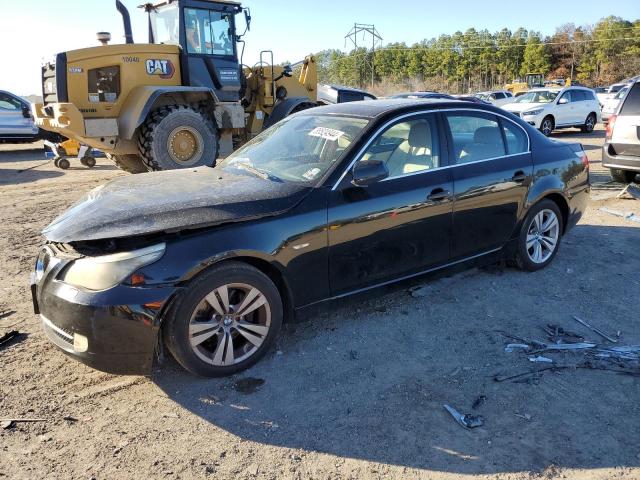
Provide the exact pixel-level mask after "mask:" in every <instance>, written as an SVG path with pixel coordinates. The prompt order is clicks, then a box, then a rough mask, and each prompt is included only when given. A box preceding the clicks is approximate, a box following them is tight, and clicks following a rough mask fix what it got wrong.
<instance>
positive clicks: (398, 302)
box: [0, 129, 640, 479]
mask: <svg viewBox="0 0 640 480" xmlns="http://www.w3.org/2000/svg"><path fill="white" fill-rule="evenodd" d="M603 137H604V134H603V131H602V129H599V130H598V131H596V132H594V133H593V134H591V135H581V134H579V133H577V131H575V130H574V131H566V132H562V133H559V134H557V135H556V138H557V139H559V140H567V141H580V142H582V143H583V144H584V145H585V148H587V149H588V155H589V158H590V161H591V166H592V181H593V183H594V188H593V191H592V202H591V206H590V209H589V210H588V212H587V214H586V216H585V217H584V218H583V220H582V221H581V223H580V224H579V225H578V226H577V227H576V228H575V229H574V230H573V231H572V232H571V233H569V234H568V235H567V236H566V237H565V239H564V242H563V245H562V248H561V250H560V252H559V254H558V256H557V258H556V260H555V262H554V263H553V264H552V265H551V266H550V267H549V268H547V269H545V270H544V271H540V272H537V273H522V272H519V271H517V270H513V269H508V268H503V267H489V268H480V269H477V268H476V269H470V270H466V271H461V272H457V273H456V272H447V273H446V274H444V275H443V274H441V275H439V276H438V277H431V278H427V279H420V280H417V281H413V282H411V283H404V284H402V285H399V286H395V287H389V288H386V289H381V290H377V291H376V292H375V293H374V294H373V295H371V294H369V295H368V296H364V297H359V298H355V299H348V300H342V301H341V302H338V303H336V304H334V305H333V306H332V308H331V309H330V310H329V311H328V312H325V313H322V314H318V315H316V316H314V317H312V318H309V321H308V322H304V323H300V324H296V325H291V326H289V327H288V328H287V329H286V331H285V332H284V333H283V335H282V337H281V340H280V341H279V343H278V345H277V349H276V350H274V351H272V352H270V353H269V354H268V355H267V356H266V358H265V359H264V360H263V361H262V362H260V363H259V364H258V365H257V366H255V367H254V368H252V369H251V370H249V371H247V372H245V373H243V374H240V375H236V376H234V377H230V378H225V379H215V380H203V379H199V378H194V377H193V376H191V375H189V374H187V373H185V372H183V371H182V370H181V369H180V368H178V366H177V365H176V364H175V362H173V361H172V360H170V359H169V360H167V361H165V362H164V363H163V364H162V365H160V366H159V367H158V368H157V369H156V370H155V371H154V373H153V375H152V376H151V377H150V378H146V377H116V376H112V375H107V374H104V373H101V372H97V371H94V370H91V369H90V368H88V367H85V366H83V365H81V364H79V363H78V362H75V361H73V360H72V359H69V358H67V357H66V356H64V355H63V354H62V353H60V352H59V351H57V350H56V349H55V348H54V347H53V346H52V345H50V344H49V342H48V341H47V340H46V339H45V337H44V335H43V333H42V332H41V328H40V324H39V320H38V318H37V317H36V316H35V315H34V314H33V312H32V307H31V300H30V295H29V289H28V277H29V272H30V270H31V268H32V265H33V263H34V259H35V256H36V253H37V251H38V247H39V245H40V243H41V241H42V239H41V237H40V234H39V232H40V230H41V229H42V227H44V226H45V225H46V224H47V223H48V222H49V221H51V220H52V219H53V218H54V217H55V216H56V215H58V214H59V213H60V212H62V211H63V210H64V209H66V208H67V207H68V206H69V205H70V204H71V203H72V202H74V201H75V200H77V199H78V198H79V197H80V196H81V195H83V194H84V193H85V192H86V191H88V190H89V189H91V188H93V187H95V186H96V185H98V184H101V183H104V182H105V181H107V180H109V179H112V178H114V177H117V176H120V175H124V173H123V172H121V171H119V170H116V169H115V168H114V167H113V166H111V165H110V164H109V163H108V162H107V161H106V160H104V159H102V160H99V161H98V166H97V167H96V168H94V169H93V170H89V169H86V168H85V167H82V166H80V165H78V164H74V165H73V168H72V169H70V170H67V171H64V172H63V171H61V170H58V169H56V168H55V167H54V166H53V164H52V163H51V162H49V163H43V162H45V160H44V157H43V154H42V152H41V150H39V149H35V148H34V146H30V145H27V146H25V145H22V146H11V145H0V202H1V204H2V212H3V215H2V222H1V223H0V265H1V266H2V275H1V277H0V291H1V292H2V295H1V296H0V334H2V333H3V332H5V331H8V330H12V329H19V330H20V331H21V332H24V336H23V337H22V339H21V340H20V341H18V342H15V343H13V344H12V345H10V346H8V347H6V348H3V349H2V350H0V365H1V367H2V368H1V372H2V378H1V383H0V385H1V386H0V418H3V419H6V418H13V417H31V418H38V419H44V421H42V422H34V423H18V424H16V425H15V426H14V427H12V428H7V429H3V428H0V477H3V476H4V477H7V478H29V479H32V478H87V479H88V478H97V479H103V478H105V479H107V478H145V477H146V478H166V479H175V478H224V479H226V478H233V479H240V478H273V479H280V478H285V479H287V478H292V479H293V478H296V479H298V478H300V479H303V478H304V479H306V478H322V479H333V478H336V479H337V478H425V479H452V478H469V479H471V478H473V479H485V478H486V479H488V478H490V479H531V478H545V479H547V478H549V479H551V478H570V479H603V478H626V479H638V478H640V378H638V377H631V376H625V375H619V374H616V373H613V372H608V371H595V370H584V369H580V370H562V371H560V372H557V373H553V372H545V373H544V374H542V376H541V378H539V379H537V380H535V379H534V380H531V379H530V380H529V381H527V382H522V383H516V382H509V381H506V382H500V383H499V382H495V381H494V380H493V377H494V376H495V375H496V374H498V373H505V372H506V373H518V372H523V371H526V370H528V369H530V368H531V367H532V366H533V364H531V363H530V362H528V361H527V358H526V356H525V355H524V354H523V353H521V352H520V353H519V352H513V353H505V351H504V345H505V343H508V340H507V339H506V338H505V337H504V336H503V335H502V334H501V333H500V332H507V333H509V334H513V335H518V336H522V337H529V338H543V335H544V334H543V332H542V331H541V329H540V327H541V326H543V325H544V324H546V323H554V324H558V325H561V326H563V327H565V328H567V329H571V330H574V331H576V332H579V333H581V334H582V335H584V336H585V337H586V338H587V339H591V340H595V341H600V340H601V339H600V338H599V337H597V336H596V335H595V334H594V333H592V332H590V331H589V330H587V329H585V328H584V327H582V326H580V325H579V324H577V323H576V322H575V321H574V320H572V318H571V315H574V314H575V315H578V316H579V317H581V318H583V319H585V320H587V321H590V322H592V323H593V324H595V325H597V326H598V327H600V328H601V329H603V330H604V331H606V332H609V333H611V334H615V333H616V332H618V331H620V332H621V340H620V343H622V344H625V345H633V344H640V329H638V325H639V322H638V314H637V303H636V302H635V301H634V299H637V297H638V291H639V288H640V273H639V272H640V269H639V268H638V266H639V265H640V253H639V251H638V244H639V240H640V224H639V223H634V222H632V221H629V220H624V219H622V218H619V217H616V216H613V215H611V214H608V213H604V212H601V211H599V210H598V209H599V208H601V207H605V206H606V207H608V208H610V209H614V210H619V211H625V212H635V213H636V215H640V208H639V206H640V201H638V200H628V199H617V198H616V195H617V193H618V192H619V191H620V190H621V188H622V186H621V185H619V184H615V183H611V182H610V179H609V177H608V174H607V173H606V172H605V171H603V170H602V168H601V166H600V150H599V148H598V147H599V146H600V145H601V144H602V142H603ZM36 147H37V145H36ZM27 168H30V170H26V171H25V169H27ZM414 285H424V286H425V288H424V290H423V292H424V295H425V296H422V297H419V298H414V297H413V296H411V295H410V294H409V293H408V288H409V287H411V286H414ZM570 357H571V354H567V358H568V359H569V360H570ZM481 395H484V396H485V397H486V401H485V402H484V403H483V404H482V405H481V406H480V407H479V408H478V409H477V410H473V409H472V408H471V406H472V403H473V402H474V400H476V398H478V397H479V396H481ZM444 403H448V404H451V405H453V406H455V407H456V408H458V409H459V410H461V411H463V412H465V413H466V412H472V413H474V414H480V415H482V416H483V417H484V419H485V424H484V426H482V427H480V428H476V429H473V430H464V429H463V428H461V427H460V426H459V425H457V424H456V423H455V422H454V421H453V419H452V418H451V417H450V416H449V414H448V413H447V412H446V411H445V410H444V408H443V404H444Z"/></svg>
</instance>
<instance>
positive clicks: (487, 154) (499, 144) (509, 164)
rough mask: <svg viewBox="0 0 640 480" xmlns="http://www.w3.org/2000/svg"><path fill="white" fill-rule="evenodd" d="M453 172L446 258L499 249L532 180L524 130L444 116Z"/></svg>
mask: <svg viewBox="0 0 640 480" xmlns="http://www.w3.org/2000/svg"><path fill="white" fill-rule="evenodd" d="M443 115H444V118H445V122H444V123H445V125H446V127H447V135H448V136H449V144H450V145H451V147H450V148H451V151H450V156H451V159H452V160H451V163H452V164H455V166H454V167H453V168H451V170H452V172H453V223H452V247H451V249H452V251H451V255H452V259H454V260H455V259H459V258H464V257H469V256H473V255H476V254H481V253H484V252H488V251H491V250H493V249H497V248H500V247H502V246H503V245H504V244H505V243H506V242H507V241H508V240H509V239H510V238H511V235H512V234H513V232H514V229H515V225H516V223H517V220H518V218H519V215H520V212H521V211H522V209H523V205H524V200H525V198H526V195H527V191H528V189H529V185H530V183H531V178H532V175H533V162H532V158H531V152H530V148H529V137H528V135H527V133H526V131H525V130H524V129H523V128H522V127H521V126H520V125H518V124H516V123H515V122H512V121H511V120H509V119H507V118H506V117H503V116H501V115H496V114H492V113H489V112H480V111H473V110H451V111H447V112H445V113H444V114H443Z"/></svg>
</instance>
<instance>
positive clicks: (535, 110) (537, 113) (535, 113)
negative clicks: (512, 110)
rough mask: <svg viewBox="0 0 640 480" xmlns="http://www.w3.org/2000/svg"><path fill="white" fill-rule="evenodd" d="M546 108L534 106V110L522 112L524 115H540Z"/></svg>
mask: <svg viewBox="0 0 640 480" xmlns="http://www.w3.org/2000/svg"><path fill="white" fill-rule="evenodd" d="M543 110H544V108H534V109H533V110H527V111H526V112H522V116H523V117H533V116H535V115H540V114H541V113H542V111H543Z"/></svg>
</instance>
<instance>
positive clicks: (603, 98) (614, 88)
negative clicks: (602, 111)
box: [596, 82, 628, 107]
mask: <svg viewBox="0 0 640 480" xmlns="http://www.w3.org/2000/svg"><path fill="white" fill-rule="evenodd" d="M627 85H628V83H627V82H622V83H614V84H613V85H611V86H609V87H608V88H606V89H605V91H604V92H596V96H597V97H598V102H600V105H601V106H603V107H604V105H605V103H606V102H607V100H609V99H611V98H613V97H615V96H616V93H618V92H619V91H620V90H622V89H623V88H624V87H626V86H627Z"/></svg>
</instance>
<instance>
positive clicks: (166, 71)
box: [145, 59, 176, 78]
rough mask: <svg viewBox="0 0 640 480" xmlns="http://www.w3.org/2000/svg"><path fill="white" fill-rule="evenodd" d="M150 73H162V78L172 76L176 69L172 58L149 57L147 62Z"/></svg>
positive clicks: (148, 72)
mask: <svg viewBox="0 0 640 480" xmlns="http://www.w3.org/2000/svg"><path fill="white" fill-rule="evenodd" d="M145 65H146V67H147V74H148V75H160V78H171V77H173V74H174V73H175V71H176V69H175V67H174V66H173V63H171V60H164V59H159V60H156V59H149V60H147V61H146V62H145Z"/></svg>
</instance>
